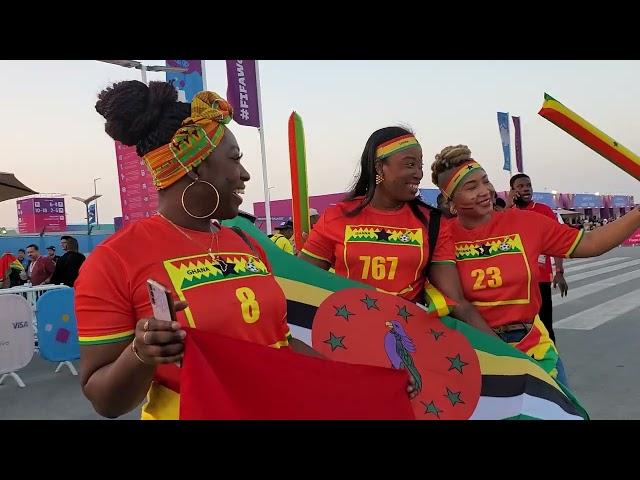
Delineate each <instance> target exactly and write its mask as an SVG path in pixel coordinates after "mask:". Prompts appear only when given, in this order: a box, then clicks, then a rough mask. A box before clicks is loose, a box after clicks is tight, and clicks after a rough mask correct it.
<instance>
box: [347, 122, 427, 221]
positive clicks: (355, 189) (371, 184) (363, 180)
mask: <svg viewBox="0 0 640 480" xmlns="http://www.w3.org/2000/svg"><path fill="white" fill-rule="evenodd" d="M402 135H413V132H412V131H411V130H409V129H408V128H406V127H384V128H381V129H379V130H376V131H375V132H373V133H372V134H371V136H369V139H368V140H367V143H366V144H365V146H364V150H363V151H362V157H361V158H360V176H359V177H358V179H357V180H356V181H355V182H354V184H353V185H352V187H351V189H350V190H349V193H348V194H347V196H346V197H345V200H353V199H355V198H357V197H364V198H363V199H362V202H360V204H359V205H358V206H357V207H356V208H354V209H353V210H351V211H349V212H346V215H347V216H348V217H353V216H355V215H357V214H358V213H360V212H361V211H362V209H363V208H364V207H366V206H367V205H369V203H371V200H372V199H373V194H374V193H375V190H376V173H377V172H376V161H378V160H377V159H376V150H377V148H378V147H379V146H380V145H381V144H383V143H385V142H388V141H389V140H393V139H394V138H397V137H400V136H402ZM379 161H380V162H383V163H384V162H385V159H383V160H379ZM410 203H411V207H412V210H413V211H414V212H415V209H414V206H418V205H422V206H424V207H428V205H427V204H426V203H424V202H423V201H422V200H421V199H420V198H419V197H416V198H415V199H414V200H412V201H411V202H410ZM414 204H415V205H414ZM423 218H424V217H423ZM421 220H422V219H421Z"/></svg>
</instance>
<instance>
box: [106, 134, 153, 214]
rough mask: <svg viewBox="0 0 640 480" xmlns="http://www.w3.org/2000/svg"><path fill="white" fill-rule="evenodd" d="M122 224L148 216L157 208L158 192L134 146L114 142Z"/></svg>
mask: <svg viewBox="0 0 640 480" xmlns="http://www.w3.org/2000/svg"><path fill="white" fill-rule="evenodd" d="M116 158H117V162H118V180H119V184H120V203H121V205H122V224H123V226H126V225H127V224H128V223H130V222H133V221H135V220H139V219H141V218H149V217H150V216H151V215H153V214H154V213H155V212H156V211H157V210H158V192H157V191H156V189H155V187H154V186H153V180H152V178H151V174H150V173H149V170H148V169H147V166H146V165H145V163H144V160H142V159H141V158H140V157H138V155H137V153H136V147H128V146H126V145H123V144H122V143H120V142H116Z"/></svg>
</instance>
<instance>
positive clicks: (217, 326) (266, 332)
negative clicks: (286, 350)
mask: <svg viewBox="0 0 640 480" xmlns="http://www.w3.org/2000/svg"><path fill="white" fill-rule="evenodd" d="M96 110H97V111H98V113H100V114H101V115H102V116H103V117H105V119H106V125H105V130H106V132H107V133H108V134H109V135H110V136H111V137H112V138H113V139H115V140H118V141H120V142H122V143H124V144H125V145H135V146H136V151H137V153H138V155H139V156H140V157H142V158H143V159H144V161H145V163H146V164H147V167H148V168H149V170H150V172H151V176H152V179H153V183H154V185H155V187H156V188H157V189H158V199H159V204H158V215H156V216H153V217H151V218H148V219H142V220H138V221H136V222H135V223H132V224H131V225H129V226H127V227H126V228H125V229H124V230H122V231H120V232H118V233H116V234H115V235H113V236H111V237H110V238H109V239H107V240H106V241H105V242H103V243H101V244H100V245H98V246H97V247H96V248H95V250H94V252H93V253H92V254H91V255H90V256H89V257H88V258H87V260H86V261H85V262H84V264H83V266H82V268H81V271H80V276H79V277H78V279H77V281H76V284H75V309H76V317H77V321H78V334H79V339H80V345H81V349H80V352H81V358H80V362H81V384H82V389H83V391H84V394H85V395H86V396H87V398H88V399H89V400H90V401H91V402H92V404H93V405H94V408H95V409H96V411H97V412H98V413H100V414H101V415H103V416H106V417H117V416H120V415H122V414H124V413H127V412H129V411H131V410H133V409H134V408H136V407H137V406H138V405H139V404H140V403H141V402H142V401H143V400H144V398H145V396H147V394H148V401H147V403H146V405H145V406H144V408H143V418H148V419H177V418H178V415H179V413H178V412H179V402H180V393H179V392H180V375H179V368H178V367H177V366H176V365H175V362H177V361H179V360H180V359H181V358H182V355H183V339H184V338H185V335H186V334H185V331H184V330H183V329H182V328H183V326H189V327H192V328H199V329H204V330H208V331H212V332H217V333H220V334H223V335H226V336H230V337H234V338H237V339H240V340H245V341H249V342H254V343H258V344H262V345H268V346H271V347H274V348H281V347H287V346H289V345H290V346H291V347H292V348H293V349H294V350H296V351H299V352H306V353H309V354H312V353H313V351H312V350H311V349H310V348H309V347H307V346H306V345H305V344H303V343H302V342H299V341H297V340H295V339H292V338H291V337H290V334H289V329H288V326H287V318H286V312H287V307H286V300H285V297H284V294H283V292H282V290H281V289H280V287H279V286H278V284H277V282H276V281H275V278H274V276H273V274H272V270H271V266H270V265H269V262H268V260H267V257H266V255H265V253H264V251H263V250H262V248H260V246H259V245H258V244H257V243H256V242H255V241H253V240H251V239H249V238H248V237H244V238H242V237H241V235H239V233H236V232H235V231H234V230H233V229H230V228H226V227H221V226H220V223H219V222H218V221H217V220H222V219H229V218H233V217H235V216H236V215H237V214H238V207H239V206H240V204H241V203H242V197H241V195H242V194H244V188H245V183H246V182H247V181H249V173H248V172H247V171H246V170H245V168H244V167H243V166H242V164H241V163H240V159H241V158H242V154H241V153H240V148H239V147H238V143H237V141H236V139H235V137H234V135H233V133H231V131H230V130H229V129H228V128H227V127H226V124H227V123H228V122H229V121H230V120H231V118H232V113H233V112H232V108H231V106H230V105H229V103H227V102H226V101H225V100H224V99H222V98H221V97H220V96H218V95H217V94H215V93H212V92H200V93H198V94H197V95H196V96H195V97H194V99H193V101H192V102H191V104H188V103H182V102H178V101H177V91H176V90H175V88H174V87H173V86H172V85H170V84H168V83H165V82H150V84H149V86H148V87H147V85H145V84H144V83H141V82H138V81H125V82H119V83H116V84H115V85H113V86H112V87H109V88H107V89H105V90H104V91H102V92H101V93H100V95H99V100H98V102H97V103H96ZM136 168H138V167H136ZM126 174H127V172H126V171H125V172H124V175H126ZM149 188H151V185H149ZM147 279H153V280H156V281H158V282H160V283H162V284H164V285H165V286H166V287H168V288H169V289H170V290H171V292H172V294H173V297H174V298H176V297H177V298H178V299H180V301H179V302H177V303H176V310H178V313H177V320H178V321H177V322H166V321H161V320H157V319H154V318H152V317H153V315H152V309H151V305H150V301H149V297H148V291H147V285H146V281H147Z"/></svg>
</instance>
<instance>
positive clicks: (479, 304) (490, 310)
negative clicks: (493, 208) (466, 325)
mask: <svg viewBox="0 0 640 480" xmlns="http://www.w3.org/2000/svg"><path fill="white" fill-rule="evenodd" d="M451 235H452V238H453V242H454V247H455V252H456V265H457V267H458V272H459V274H460V281H461V282H462V288H463V291H464V296H465V298H466V299H467V300H469V301H470V302H472V303H473V304H474V305H475V306H476V308H477V309H478V310H479V311H480V313H481V314H482V316H483V317H484V318H485V320H486V321H487V323H489V325H490V326H492V327H496V326H499V325H504V324H508V323H517V322H531V321H532V320H533V318H534V317H535V315H536V314H537V313H538V311H539V310H540V304H541V299H540V291H539V289H538V285H537V284H538V281H539V275H540V270H539V268H538V257H539V256H540V255H541V254H543V255H551V256H554V257H561V256H564V257H570V256H571V254H572V253H573V251H574V250H575V248H576V247H577V246H578V243H579V242H580V240H581V239H582V235H583V232H582V231H578V230H576V229H574V228H571V227H569V226H567V225H563V224H560V223H558V222H557V221H556V220H555V219H554V220H551V219H550V218H546V217H544V216H542V215H539V214H537V213H533V212H529V211H524V210H518V209H508V210H505V211H503V212H493V213H492V216H491V220H490V221H489V222H488V223H486V224H484V225H480V226H478V227H476V228H474V229H466V228H465V227H463V226H462V224H461V223H460V222H459V221H458V222H454V223H453V224H452V226H451Z"/></svg>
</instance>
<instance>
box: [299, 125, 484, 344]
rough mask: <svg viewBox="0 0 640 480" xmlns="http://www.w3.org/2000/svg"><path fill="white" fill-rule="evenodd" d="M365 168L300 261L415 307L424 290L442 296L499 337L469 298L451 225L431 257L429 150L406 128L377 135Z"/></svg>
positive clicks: (456, 313)
mask: <svg viewBox="0 0 640 480" xmlns="http://www.w3.org/2000/svg"><path fill="white" fill-rule="evenodd" d="M360 166H361V171H360V176H359V178H358V180H357V181H356V183H355V186H354V187H353V189H352V190H351V192H350V194H349V195H348V196H347V198H346V200H345V201H343V202H340V203H338V204H336V205H334V206H332V207H329V208H328V209H327V210H326V211H325V212H324V213H323V214H322V216H321V217H320V219H319V220H318V222H317V223H316V224H315V226H314V227H313V229H312V230H311V232H310V234H309V237H308V239H307V241H306V242H305V244H304V248H303V249H302V251H301V253H300V254H299V256H300V257H301V258H303V259H304V260H306V261H308V262H310V263H313V264H314V265H317V266H319V267H320V268H323V269H325V270H329V269H330V268H334V269H335V272H336V274H338V275H342V276H345V277H347V278H352V279H354V280H358V281H361V282H364V283H367V284H369V285H372V286H374V287H376V288H377V289H379V290H381V291H385V292H388V293H393V294H395V295H399V296H401V297H403V298H406V299H407V300H409V301H412V302H420V303H424V301H425V287H426V288H427V294H429V295H431V296H433V295H438V291H440V292H442V294H444V295H445V296H446V297H449V298H450V299H452V300H453V301H454V302H456V303H457V305H455V306H454V307H453V312H452V313H453V315H454V316H455V317H457V318H459V319H461V320H463V321H465V322H467V323H469V324H471V325H474V326H476V327H477V328H479V329H482V330H484V331H486V332H490V333H491V334H493V331H492V330H491V329H489V328H488V326H487V324H486V323H485V322H484V320H483V319H482V317H481V316H480V315H479V314H478V312H477V310H476V309H475V308H474V307H473V306H472V305H471V304H470V303H469V302H468V301H467V300H465V298H464V296H463V295H462V290H461V287H460V280H459V278H458V274H457V272H456V267H455V256H454V253H453V245H452V243H451V234H450V232H449V226H448V222H447V221H442V222H441V223H440V228H439V232H438V234H437V239H436V241H435V248H434V251H433V252H430V251H429V250H430V249H429V233H428V232H429V228H428V225H429V222H430V220H431V219H432V216H433V214H432V212H433V210H432V209H431V208H430V207H428V206H427V205H426V204H424V203H422V202H421V201H420V200H419V198H418V197H417V196H416V195H417V194H418V185H419V184H420V181H421V180H422V176H423V173H422V148H421V147H420V144H419V143H418V141H417V140H416V137H415V136H414V135H413V133H411V132H410V131H408V130H406V129H404V128H401V127H386V128H382V129H380V130H377V131H375V132H374V133H373V134H371V136H370V137H369V139H368V140H367V143H366V145H365V147H364V151H363V153H362V158H361V165H360ZM430 259H431V262H430V261H429V260H430ZM433 287H435V288H436V289H437V290H438V291H436V290H434V289H433Z"/></svg>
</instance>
